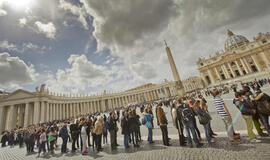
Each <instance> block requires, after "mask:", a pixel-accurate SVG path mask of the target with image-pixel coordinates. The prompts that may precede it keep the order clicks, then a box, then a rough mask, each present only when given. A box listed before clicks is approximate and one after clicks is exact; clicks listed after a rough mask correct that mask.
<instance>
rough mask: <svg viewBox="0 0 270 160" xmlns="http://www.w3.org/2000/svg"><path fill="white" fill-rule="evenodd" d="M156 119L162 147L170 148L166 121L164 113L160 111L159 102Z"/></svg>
mask: <svg viewBox="0 0 270 160" xmlns="http://www.w3.org/2000/svg"><path fill="white" fill-rule="evenodd" d="M157 119H158V123H159V126H160V129H161V132H162V140H163V145H165V146H170V144H169V137H168V128H167V125H168V120H167V118H166V115H165V112H164V111H163V109H162V103H161V102H159V103H158V105H157Z"/></svg>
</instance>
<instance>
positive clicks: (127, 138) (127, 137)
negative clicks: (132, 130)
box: [124, 134, 129, 147]
mask: <svg viewBox="0 0 270 160" xmlns="http://www.w3.org/2000/svg"><path fill="white" fill-rule="evenodd" d="M128 140H129V136H128V134H125V135H124V146H125V147H128Z"/></svg>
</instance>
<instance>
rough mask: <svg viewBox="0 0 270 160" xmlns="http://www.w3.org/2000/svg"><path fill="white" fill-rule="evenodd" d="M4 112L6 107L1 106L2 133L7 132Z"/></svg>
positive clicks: (0, 122)
mask: <svg viewBox="0 0 270 160" xmlns="http://www.w3.org/2000/svg"><path fill="white" fill-rule="evenodd" d="M4 110H5V108H4V106H0V133H2V132H3V131H4V130H5V124H6V113H5V112H4Z"/></svg>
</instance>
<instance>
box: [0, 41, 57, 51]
mask: <svg viewBox="0 0 270 160" xmlns="http://www.w3.org/2000/svg"><path fill="white" fill-rule="evenodd" d="M0 49H3V50H7V51H16V52H19V53H25V52H27V51H35V52H36V53H45V52H48V51H50V50H51V49H52V48H51V47H46V46H39V45H37V44H34V43H32V42H24V43H22V44H14V43H11V42H9V41H7V40H3V41H0Z"/></svg>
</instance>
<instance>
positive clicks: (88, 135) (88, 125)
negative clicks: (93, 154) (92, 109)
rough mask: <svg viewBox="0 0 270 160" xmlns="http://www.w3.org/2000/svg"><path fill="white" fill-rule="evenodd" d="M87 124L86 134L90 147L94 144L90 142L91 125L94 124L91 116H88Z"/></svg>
mask: <svg viewBox="0 0 270 160" xmlns="http://www.w3.org/2000/svg"><path fill="white" fill-rule="evenodd" d="M86 124H87V129H86V134H87V139H88V147H90V146H92V145H91V143H90V139H91V137H90V133H91V126H92V120H91V118H90V116H89V117H88V118H87V120H86Z"/></svg>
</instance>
